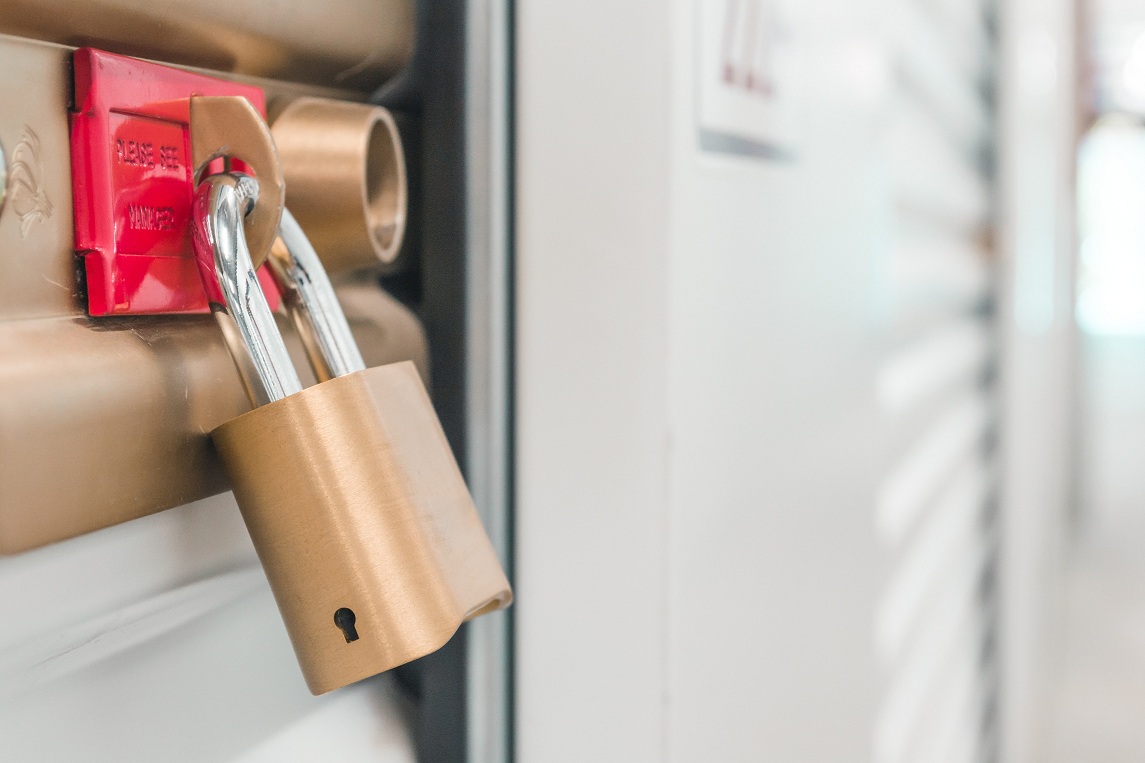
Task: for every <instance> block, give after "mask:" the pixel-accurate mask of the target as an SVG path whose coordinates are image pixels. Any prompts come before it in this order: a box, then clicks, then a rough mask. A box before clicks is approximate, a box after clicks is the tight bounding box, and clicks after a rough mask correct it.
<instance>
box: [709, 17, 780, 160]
mask: <svg viewBox="0 0 1145 763" xmlns="http://www.w3.org/2000/svg"><path fill="white" fill-rule="evenodd" d="M696 7H697V22H698V24H697V32H698V34H699V45H698V53H699V55H698V65H699V71H698V73H697V75H698V83H697V85H698V86H697V90H698V110H699V115H698V116H699V119H698V121H699V133H700V136H699V137H700V146H701V148H703V149H704V150H708V151H723V152H728V153H737V154H747V155H757V156H784V155H788V154H790V153H791V152H792V151H793V150H794V143H795V135H796V116H797V109H796V98H795V92H794V90H795V85H796V56H795V46H794V40H793V28H792V23H791V19H792V14H791V13H790V12H789V11H788V10H787V3H786V2H784V0H696Z"/></svg>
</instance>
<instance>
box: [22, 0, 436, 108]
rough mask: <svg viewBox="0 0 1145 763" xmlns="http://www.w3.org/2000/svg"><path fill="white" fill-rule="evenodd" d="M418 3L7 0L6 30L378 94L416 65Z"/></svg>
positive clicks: (364, 0) (390, 0)
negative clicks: (403, 69) (409, 64)
mask: <svg viewBox="0 0 1145 763" xmlns="http://www.w3.org/2000/svg"><path fill="white" fill-rule="evenodd" d="M414 24H415V18H414V8H413V2H411V0H326V1H325V2H321V3H315V2H307V1H306V0H275V2H273V3H265V4H260V3H257V2H247V3H235V2H227V0H196V2H183V1H182V0H65V2H51V0H7V2H4V3H2V4H0V33H4V34H10V35H16V36H20V37H26V38H30V39H35V40H44V41H47V42H54V43H60V44H63V45H70V46H75V47H79V46H83V45H90V46H93V47H98V48H103V49H105V50H110V51H112V52H115V53H122V54H124V55H130V56H138V57H140V58H150V59H154V60H156V61H163V62H166V63H173V64H183V65H186V66H196V67H202V68H206V69H213V70H216V71H221V72H232V73H235V74H246V75H253V76H258V77H270V78H275V79H282V80H291V81H297V82H303V83H308V84H321V85H326V86H330V87H340V88H347V89H352V90H358V91H363V92H366V91H370V90H373V89H374V88H376V87H378V86H379V85H381V84H382V83H383V82H384V81H385V80H386V79H387V78H388V77H390V76H391V75H392V74H394V72H396V71H397V70H398V69H400V68H401V67H402V66H403V65H404V64H405V63H406V61H408V60H409V58H410V56H411V54H412V52H413V43H414Z"/></svg>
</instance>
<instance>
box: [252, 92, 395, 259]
mask: <svg viewBox="0 0 1145 763" xmlns="http://www.w3.org/2000/svg"><path fill="white" fill-rule="evenodd" d="M271 131H272V132H273V134H274V142H275V144H276V145H277V146H278V153H279V156H280V157H281V159H282V172H283V175H284V176H285V177H286V205H287V206H288V207H289V208H290V209H291V210H292V211H293V212H294V214H295V216H296V217H297V218H298V223H299V224H300V225H301V226H302V228H303V230H305V231H306V235H307V236H308V237H309V238H310V241H311V243H312V244H313V245H314V249H315V250H316V251H317V252H318V256H319V257H321V258H322V263H323V265H325V267H326V269H327V270H328V271H329V272H330V273H339V272H345V271H348V270H354V269H357V268H366V267H370V266H372V265H377V264H378V263H379V262H381V263H384V264H387V265H389V264H392V263H393V262H394V260H395V259H396V258H397V256H398V253H399V250H400V249H401V244H402V239H403V237H404V235H405V226H406V207H407V200H406V166H405V158H404V156H403V153H402V143H401V137H400V136H399V135H398V128H397V125H396V124H395V123H394V119H393V117H392V116H391V115H390V113H389V111H387V110H386V109H383V108H381V107H379V106H369V105H366V104H361V103H346V102H344V101H336V100H330V99H327V98H309V97H304V98H299V99H297V100H295V101H293V102H292V103H291V104H290V105H289V106H287V107H286V109H285V110H284V111H283V112H282V113H281V114H280V115H279V116H278V117H277V119H275V120H274V124H273V126H272V128H271Z"/></svg>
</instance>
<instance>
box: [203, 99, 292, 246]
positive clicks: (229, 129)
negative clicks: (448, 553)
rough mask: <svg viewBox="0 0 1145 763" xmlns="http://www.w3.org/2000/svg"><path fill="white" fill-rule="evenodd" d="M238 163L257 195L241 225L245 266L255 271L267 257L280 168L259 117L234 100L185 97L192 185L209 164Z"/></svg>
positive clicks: (281, 190) (280, 193) (279, 197)
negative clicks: (246, 256) (250, 176)
mask: <svg viewBox="0 0 1145 763" xmlns="http://www.w3.org/2000/svg"><path fill="white" fill-rule="evenodd" d="M217 158H227V159H241V160H242V161H243V162H245V163H246V164H247V165H249V166H250V168H251V170H252V171H253V175H254V180H255V182H256V183H257V184H258V192H257V193H256V194H254V197H255V201H254V209H253V210H251V211H250V212H249V213H248V214H247V215H246V216H245V218H244V220H243V233H244V237H245V239H246V245H247V248H248V249H249V251H250V258H251V262H252V263H253V264H254V266H255V267H256V268H257V267H259V266H260V265H262V263H263V262H265V261H266V258H267V255H269V254H270V245H271V244H272V243H274V239H275V237H276V236H277V235H278V234H277V231H278V220H279V218H280V217H281V216H282V205H283V202H284V201H285V199H286V183H285V181H284V180H283V177H282V164H281V162H279V160H278V151H277V150H276V149H275V147H274V138H272V137H271V135H270V128H269V127H267V126H266V122H265V121H263V118H262V116H261V115H260V114H259V113H258V111H256V110H255V108H254V107H253V106H252V105H251V104H250V102H249V101H247V100H246V99H245V98H242V97H239V96H214V97H205V96H196V97H193V98H191V162H192V166H193V167H194V171H195V183H196V184H197V183H198V181H200V180H202V177H201V174H202V172H203V170H204V169H205V168H206V166H207V164H208V163H209V162H210V161H211V160H212V159H217Z"/></svg>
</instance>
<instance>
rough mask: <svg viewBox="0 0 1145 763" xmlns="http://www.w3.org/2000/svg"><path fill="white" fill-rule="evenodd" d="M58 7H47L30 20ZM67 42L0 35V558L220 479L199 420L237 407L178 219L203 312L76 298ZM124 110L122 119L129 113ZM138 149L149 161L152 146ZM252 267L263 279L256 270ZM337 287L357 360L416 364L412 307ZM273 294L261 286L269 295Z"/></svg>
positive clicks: (292, 344)
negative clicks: (136, 309) (111, 310)
mask: <svg viewBox="0 0 1145 763" xmlns="http://www.w3.org/2000/svg"><path fill="white" fill-rule="evenodd" d="M78 5H79V4H77V7H78ZM188 7H189V6H188ZM58 11H59V9H57V8H55V6H53V7H52V10H51V12H50V13H46V14H44V13H40V14H38V16H40V17H42V18H40V19H39V20H41V21H42V20H43V18H51V19H54V18H56V17H57V16H58ZM6 12H7V11H0V13H6ZM91 12H92V13H96V14H98V13H105V12H106V8H105V7H104V5H103V4H99V5H98V7H96V6H92V9H91ZM23 18H26V19H32V20H36V19H33V15H32V14H29V15H27V16H25V17H23ZM85 39H87V38H85ZM73 54H74V50H73V49H71V48H68V47H64V46H61V45H54V44H50V43H45V42H38V41H35V40H29V39H21V38H17V37H7V36H2V35H0V63H2V64H3V65H2V66H0V98H2V99H3V101H4V104H5V107H4V109H3V111H2V113H0V146H2V147H3V150H4V153H5V155H6V158H7V165H8V182H7V184H6V186H3V184H0V186H3V187H6V189H7V196H8V198H7V202H6V204H5V205H4V207H3V208H2V210H0V269H2V270H3V272H4V277H3V278H2V279H0V353H2V354H3V356H4V357H5V358H6V359H7V360H6V361H5V362H4V363H3V364H2V370H3V373H0V556H2V555H8V554H16V553H20V552H23V551H27V550H29V549H32V548H36V547H39V546H44V545H46V544H51V543H55V542H58V541H63V540H65V539H67V538H72V537H75V536H77V535H83V534H85V533H90V532H92V531H95V530H99V529H101V528H105V527H109V526H111V525H116V524H119V523H122V522H127V521H130V520H134V519H138V518H140V517H144V516H147V515H150V514H155V513H156V512H159V511H162V510H165V509H169V508H172V507H179V506H183V505H185V504H188V503H191V502H194V501H197V500H200V499H203V498H206V497H207V496H212V495H215V494H218V493H221V492H223V491H225V490H227V489H228V486H229V483H228V480H227V477H226V475H225V473H224V471H223V469H222V465H221V463H220V462H219V460H218V458H217V456H216V454H215V450H214V447H213V446H212V445H211V442H210V438H209V433H210V432H211V431H212V430H213V429H215V428H216V427H217V426H219V425H220V424H222V423H224V422H226V421H229V420H231V419H233V418H235V417H236V416H238V415H240V414H242V413H243V412H245V411H248V410H250V403H249V400H248V397H247V394H246V393H245V391H244V390H243V387H242V384H241V383H240V382H239V377H238V376H237V375H236V374H235V373H234V371H233V370H232V369H233V368H234V364H233V361H232V359H231V357H230V354H229V353H228V352H227V350H226V347H225V346H224V345H223V343H222V342H220V341H219V329H218V328H217V327H216V323H215V320H214V319H212V318H210V317H209V316H208V315H207V312H208V308H207V301H206V298H205V295H204V293H203V289H202V285H201V281H200V278H199V274H198V271H197V269H196V267H195V262H194V259H193V254H192V251H191V248H190V246H189V242H190V232H189V229H185V236H186V242H187V244H188V245H187V246H186V249H185V251H184V252H183V253H182V254H181V255H180V256H179V257H177V258H171V259H173V260H177V261H179V262H180V263H181V266H183V267H187V268H188V271H187V272H188V273H189V279H188V280H187V283H188V285H189V286H190V287H191V288H192V290H193V291H192V293H193V294H196V295H197V299H198V309H199V310H201V311H202V315H199V316H186V315H172V316H148V317H146V318H139V317H127V318H111V319H107V318H93V317H91V316H90V315H89V314H88V312H87V307H88V297H89V296H90V293H89V291H88V290H87V289H86V288H84V286H83V284H84V282H86V283H90V281H87V280H86V279H82V280H81V279H77V264H79V265H80V266H81V267H82V265H83V263H77V260H76V253H75V249H76V247H75V233H76V226H75V215H74V214H73V208H72V204H73V180H75V178H76V175H75V174H74V173H73V171H72V169H73V165H72V161H71V158H72V157H71V146H72V138H73V137H74V135H73V134H71V133H70V132H69V114H70V113H72V112H74V111H75V110H76V109H77V108H78V107H80V106H81V105H82V100H81V101H80V102H79V103H76V102H73V100H72V99H73V95H74V94H75V93H76V87H75V86H76V82H75V81H74V77H73V71H74V70H73V63H74V61H73ZM157 68H160V69H163V70H164V71H169V70H167V69H165V68H163V67H157ZM180 74H183V75H186V76H192V73H190V72H180ZM231 86H234V83H231ZM245 86H246V85H243V87H245ZM256 90H261V91H263V92H265V94H266V98H267V100H268V102H270V103H272V104H285V103H287V102H289V101H290V100H291V99H294V98H297V97H298V96H299V95H303V94H319V91H316V90H312V89H310V88H300V87H298V86H294V85H286V84H284V83H281V82H270V81H262V82H259V83H258V88H256ZM148 92H155V91H154V90H153V89H152V88H151V86H150V85H149V84H148V82H147V81H146V79H138V80H136V81H135V82H134V83H133V85H132V88H131V89H130V91H129V95H132V96H133V97H135V98H138V99H142V98H143V97H144V96H146V94H147V93H148ZM232 92H233V91H232ZM244 92H245V91H244ZM186 95H187V91H184V92H183V95H182V97H183V98H184V104H185V105H186ZM119 105H120V106H123V105H126V103H125V102H122V101H121V102H120V103H119ZM271 111H272V112H273V111H274V108H272V109H271ZM184 118H189V114H188V115H185V117H184ZM123 124H127V127H126V132H129V133H130V132H133V131H134V130H135V127H136V124H135V122H134V121H133V120H126V122H124V123H123ZM123 124H121V126H123ZM159 126H160V127H163V123H160V125H159ZM119 137H121V138H124V139H125V141H126V140H127V139H131V138H130V136H129V135H126V134H124V135H121V136H119ZM224 137H225V136H224ZM238 137H240V136H237V135H232V136H230V139H232V140H233V139H235V138H238ZM100 145H102V146H103V148H104V151H101V152H100V156H101V157H104V159H105V160H106V159H110V158H113V157H114V154H113V152H114V151H115V150H116V149H117V148H118V146H117V145H116V144H115V143H114V142H113V143H112V144H110V145H109V144H106V143H104V144H100ZM125 149H126V152H127V153H126V154H125V156H127V157H130V156H131V153H130V151H131V149H130V148H126V147H125ZM246 153H249V152H246ZM135 156H137V157H138V151H137V152H136V154H135ZM145 157H146V153H145ZM151 157H152V158H154V159H155V161H156V162H157V163H158V160H159V155H158V154H157V153H153V154H151ZM168 158H171V157H170V155H168ZM180 158H183V159H185V156H184V157H180ZM259 174H260V175H262V176H265V173H259ZM184 187H185V189H186V191H185V192H186V197H185V199H186V202H185V203H186V206H185V210H186V213H187V215H189V213H190V212H189V211H190V203H191V197H192V194H193V191H194V189H195V186H193V185H192V184H191V182H190V181H189V180H188V181H187V182H186V184H185V186H184ZM273 198H274V196H273V194H260V199H262V200H272V199H273ZM124 200H125V201H129V203H134V201H135V200H128V199H126V198H125V199H124ZM185 219H187V218H185ZM248 220H249V218H248ZM270 235H271V240H273V236H274V235H275V227H274V226H273V225H272V227H271V229H270ZM260 274H261V275H262V276H263V277H264V279H265V282H266V283H270V285H271V286H272V287H273V286H274V284H273V277H272V275H271V273H270V272H269V270H268V269H266V268H262V269H260ZM166 283H167V284H171V283H174V281H167V282H166ZM157 285H162V284H157ZM337 293H338V297H339V300H340V301H341V302H342V304H343V305H344V307H345V309H346V317H347V319H348V321H349V323H350V325H351V327H352V328H353V332H354V336H355V338H356V339H357V343H358V346H359V347H360V348H361V353H362V355H363V357H364V359H365V360H366V362H367V364H368V365H371V366H378V365H382V364H386V363H396V362H398V361H402V360H413V361H414V362H415V363H417V364H418V367H419V368H420V369H421V370H422V372H423V373H427V371H426V368H427V363H426V353H427V348H426V342H425V333H424V329H423V327H422V326H421V324H420V323H419V322H418V320H417V317H416V316H415V315H414V314H413V312H412V311H411V310H409V309H407V308H406V307H404V306H403V305H402V304H401V303H399V302H398V301H397V300H396V299H394V298H393V297H390V296H389V295H388V294H386V293H385V292H384V291H383V290H382V289H380V288H378V286H377V285H376V283H375V282H372V281H367V280H365V279H360V280H358V281H354V282H348V281H347V282H344V283H338V284H337ZM276 295H277V288H272V289H271V290H270V295H269V296H276ZM153 296H154V293H153ZM272 305H273V302H272ZM275 318H276V321H277V322H278V324H279V327H280V329H281V330H282V332H283V335H284V339H285V341H286V346H287V348H288V349H289V350H290V353H291V356H292V357H293V358H294V359H295V367H296V368H297V369H298V374H299V377H300V379H301V381H302V383H303V385H308V384H313V383H314V378H313V375H312V374H311V373H310V369H309V368H307V367H306V355H305V353H304V350H303V347H302V344H301V342H300V341H299V338H298V335H297V333H296V332H295V330H294V327H293V326H292V325H290V321H289V320H284V319H283V317H280V316H279V315H277V314H276V316H275ZM190 510H191V511H195V509H190Z"/></svg>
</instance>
